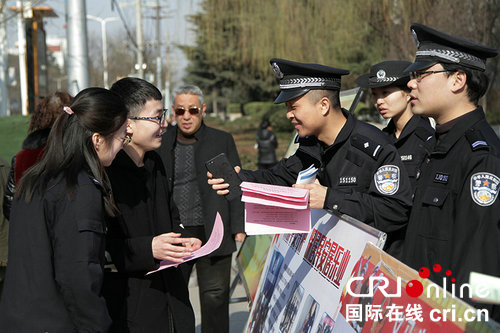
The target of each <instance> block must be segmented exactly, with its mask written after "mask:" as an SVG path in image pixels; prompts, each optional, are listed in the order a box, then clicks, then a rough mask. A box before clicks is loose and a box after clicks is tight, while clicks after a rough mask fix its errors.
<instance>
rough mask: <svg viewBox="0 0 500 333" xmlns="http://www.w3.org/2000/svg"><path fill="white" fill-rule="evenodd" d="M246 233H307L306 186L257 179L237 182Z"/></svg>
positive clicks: (307, 191) (309, 216)
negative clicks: (240, 191)
mask: <svg viewBox="0 0 500 333" xmlns="http://www.w3.org/2000/svg"><path fill="white" fill-rule="evenodd" d="M240 186H241V190H242V191H243V195H242V197H241V201H243V202H245V232H246V233H247V234H248V235H262V234H281V233H307V232H309V231H310V230H311V213H310V209H309V208H308V203H309V190H306V189H300V188H293V187H288V186H277V185H268V184H260V183H251V182H243V183H241V185H240Z"/></svg>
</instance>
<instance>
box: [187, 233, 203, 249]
mask: <svg viewBox="0 0 500 333" xmlns="http://www.w3.org/2000/svg"><path fill="white" fill-rule="evenodd" d="M185 239H186V240H188V242H187V243H185V246H186V249H187V250H188V251H190V252H194V251H196V250H198V249H199V248H200V247H201V240H199V239H198V238H194V237H193V238H185Z"/></svg>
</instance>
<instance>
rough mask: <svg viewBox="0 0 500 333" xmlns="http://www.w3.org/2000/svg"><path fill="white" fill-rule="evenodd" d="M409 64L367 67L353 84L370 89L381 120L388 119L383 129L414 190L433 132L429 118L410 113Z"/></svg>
mask: <svg viewBox="0 0 500 333" xmlns="http://www.w3.org/2000/svg"><path fill="white" fill-rule="evenodd" d="M410 65H411V63H410V62H409V61H402V60H389V61H383V62H380V63H378V64H375V65H373V66H372V67H370V73H368V74H364V75H361V76H360V77H358V78H357V79H356V83H357V84H358V85H359V86H360V87H362V88H370V89H371V93H372V99H373V103H374V105H375V107H376V108H377V110H378V111H379V113H380V115H381V116H382V117H383V118H384V119H390V120H389V123H388V124H387V126H386V127H385V128H384V129H383V130H382V131H383V132H384V133H386V134H387V135H388V136H389V137H390V138H391V140H392V142H393V143H394V145H395V146H396V148H397V149H398V152H399V155H400V156H401V160H402V161H403V164H404V166H405V167H406V171H407V172H408V176H409V177H410V182H411V184H412V188H415V182H416V175H417V169H418V167H419V166H420V163H421V162H422V161H423V160H424V157H425V154H426V151H427V150H429V149H430V146H429V141H430V139H431V138H432V137H433V134H434V129H433V128H432V126H431V124H430V122H429V119H428V118H424V117H421V116H417V115H414V114H413V113H412V111H411V104H410V89H409V88H408V86H407V84H408V81H410V74H409V73H408V72H405V69H406V68H407V67H408V66H410Z"/></svg>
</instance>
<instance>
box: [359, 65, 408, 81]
mask: <svg viewBox="0 0 500 333" xmlns="http://www.w3.org/2000/svg"><path fill="white" fill-rule="evenodd" d="M410 65H411V62H409V61H402V60H390V61H383V62H379V63H378V64H375V65H373V66H372V67H370V73H368V74H363V75H361V76H360V77H358V78H357V79H356V83H357V84H358V85H359V86H360V87H361V88H378V87H387V86H403V85H406V84H407V83H408V81H410V75H409V73H408V72H405V69H406V68H407V67H408V66H410Z"/></svg>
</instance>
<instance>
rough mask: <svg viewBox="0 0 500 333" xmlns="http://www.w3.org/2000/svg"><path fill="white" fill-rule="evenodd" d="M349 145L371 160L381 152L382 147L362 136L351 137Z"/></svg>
mask: <svg viewBox="0 0 500 333" xmlns="http://www.w3.org/2000/svg"><path fill="white" fill-rule="evenodd" d="M351 144H352V145H353V147H356V148H358V149H359V150H361V151H362V152H364V153H365V154H367V155H370V156H371V157H372V158H373V159H375V160H376V159H377V158H378V156H379V155H380V152H381V151H382V149H383V148H382V145H381V144H380V143H377V142H375V141H373V140H372V139H370V138H368V137H366V136H363V135H359V134H358V135H353V136H351Z"/></svg>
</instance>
